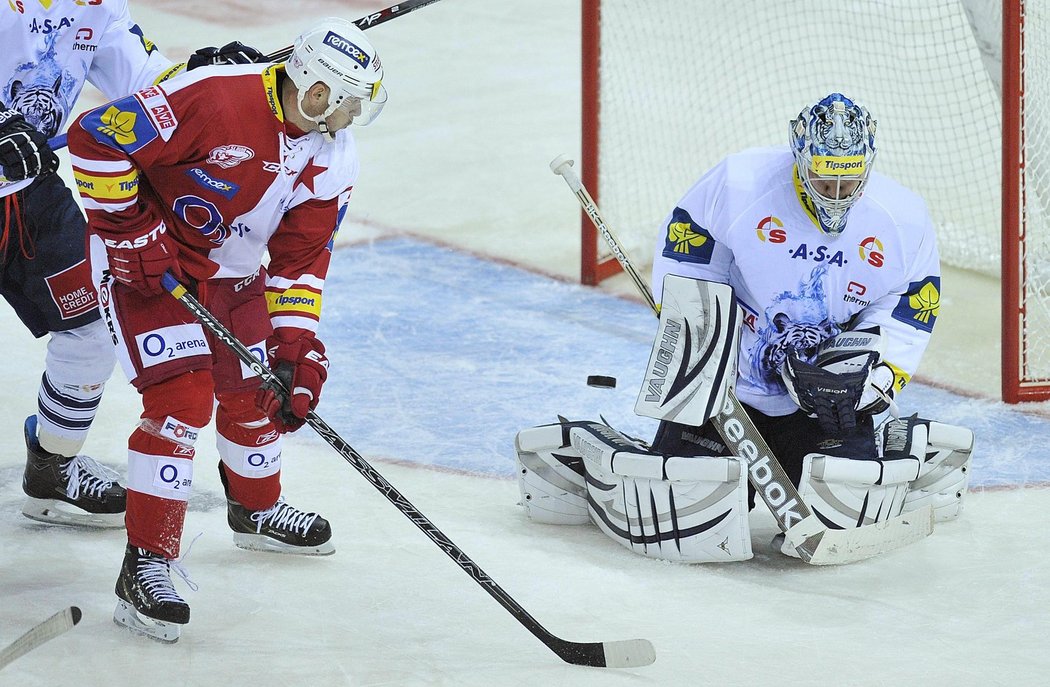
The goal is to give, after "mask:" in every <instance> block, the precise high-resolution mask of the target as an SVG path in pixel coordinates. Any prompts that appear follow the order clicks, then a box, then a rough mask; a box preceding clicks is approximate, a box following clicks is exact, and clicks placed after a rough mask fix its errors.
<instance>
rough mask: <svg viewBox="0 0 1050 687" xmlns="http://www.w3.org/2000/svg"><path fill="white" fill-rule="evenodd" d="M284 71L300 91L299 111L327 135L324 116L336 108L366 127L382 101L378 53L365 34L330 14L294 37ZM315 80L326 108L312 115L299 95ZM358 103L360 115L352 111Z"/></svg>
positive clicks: (381, 73)
mask: <svg viewBox="0 0 1050 687" xmlns="http://www.w3.org/2000/svg"><path fill="white" fill-rule="evenodd" d="M285 71H286V73H287V74H288V76H289V78H291V80H292V83H294V84H295V86H296V88H297V89H298V90H299V98H298V100H297V103H296V104H297V105H298V107H299V114H301V115H302V116H303V117H305V118H306V119H308V120H309V121H312V122H317V123H318V124H319V125H320V129H321V132H322V133H325V134H328V131H327V126H326V124H325V121H324V120H326V119H327V118H328V117H330V116H332V114H333V113H334V112H335V111H336V110H337V109H339V108H343V109H344V111H346V112H347V113H348V114H350V115H351V116H352V117H353V120H352V122H351V123H352V124H357V125H358V126H367V125H369V124H371V123H372V122H373V121H374V120H375V118H376V117H378V116H379V113H380V112H381V111H382V110H383V106H384V105H385V104H386V100H387V92H386V88H384V87H383V64H382V62H381V61H380V60H379V55H378V54H377V53H376V50H375V48H374V47H372V43H371V42H370V41H369V40H368V39H367V38H366V37H365V34H364V32H363V31H362V30H361V29H359V28H357V26H355V25H354V23H353V22H350V21H347V20H346V19H341V18H339V17H328V18H327V19H324V20H322V21H321V22H320V23H318V24H316V25H314V26H313V27H311V28H310V29H308V30H306V31H305V32H303V34H302V35H300V36H299V37H298V38H297V39H296V40H295V45H294V46H293V47H292V54H291V55H290V56H289V57H288V61H287V62H286V63H285ZM318 81H320V82H321V83H323V84H324V85H326V86H328V88H329V90H330V95H329V98H328V109H327V110H325V111H324V113H322V114H321V115H320V116H317V117H311V116H309V115H307V114H306V113H305V112H303V98H304V97H305V94H306V91H307V90H309V89H310V87H311V86H313V85H314V84H315V83H317V82H318ZM358 103H360V109H361V111H360V113H356V105H357V104H358ZM329 136H330V134H329Z"/></svg>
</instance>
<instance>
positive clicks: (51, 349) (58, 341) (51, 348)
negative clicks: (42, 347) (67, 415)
mask: <svg viewBox="0 0 1050 687" xmlns="http://www.w3.org/2000/svg"><path fill="white" fill-rule="evenodd" d="M116 364H117V356H116V348H115V347H114V346H113V339H112V338H111V337H110V334H109V330H108V329H106V325H105V323H104V322H103V321H102V320H101V319H99V320H95V321H94V322H91V323H89V324H86V325H84V326H82V327H77V328H76V329H69V330H66V331H62V332H51V338H50V339H49V340H48V342H47V359H46V366H47V370H48V374H49V375H50V376H51V377H52V379H54V380H55V381H56V382H60V383H61V382H73V383H75V384H77V385H78V386H79V385H83V384H102V383H104V382H105V381H106V380H108V379H109V377H110V375H111V374H113V368H114V367H115V366H116Z"/></svg>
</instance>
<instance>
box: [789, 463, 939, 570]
mask: <svg viewBox="0 0 1050 687" xmlns="http://www.w3.org/2000/svg"><path fill="white" fill-rule="evenodd" d="M919 465H920V460H919V458H918V457H917V456H911V455H906V456H902V457H899V458H892V459H884V460H866V459H853V458H842V457H838V456H828V455H824V454H821V453H811V454H809V455H807V456H806V457H805V458H804V459H803V462H802V478H801V480H800V481H799V487H798V493H799V496H801V497H802V500H803V502H805V503H806V504H808V505H809V509H810V510H811V511H812V512H813V514H814V515H815V516H817V518H818V519H819V520H820V522H822V523H823V524H824V525H825V526H827V527H828V528H830V529H851V528H855V527H861V526H864V525H872V524H875V523H878V522H885V521H887V520H889V519H890V518H894V517H896V516H898V515H900V514H901V512H902V509H903V507H904V499H905V497H906V495H907V493H908V483H909V482H910V481H912V480H914V479H915V478H916V476H917V475H918V474H919ZM780 538H781V535H778V537H777V538H776V539H774V543H776V542H777V541H779V540H780ZM780 550H781V552H782V553H784V554H786V555H788V556H792V557H793V558H798V557H799V556H798V551H796V550H795V548H794V547H792V546H790V545H789V544H788V543H787V542H786V541H785V542H783V543H782V544H781V546H780Z"/></svg>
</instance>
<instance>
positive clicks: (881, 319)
mask: <svg viewBox="0 0 1050 687" xmlns="http://www.w3.org/2000/svg"><path fill="white" fill-rule="evenodd" d="M873 181H874V182H875V183H876V184H877V185H879V186H883V185H884V186H886V187H894V186H896V184H893V183H892V182H889V181H888V180H886V179H884V178H883V179H875V180H873ZM880 181H881V182H882V183H881V184H879V182H880ZM876 190H877V191H878V192H879V193H878V194H877V195H885V196H887V197H890V198H893V199H894V201H895V202H894V204H893V206H892V209H890V210H889V212H890V213H891V214H893V215H896V216H897V217H898V218H899V219H898V221H899V222H900V225H901V226H902V227H903V229H904V231H903V232H902V234H903V236H902V242H903V244H904V246H905V250H904V252H903V253H904V254H903V256H902V258H903V260H904V261H905V264H906V269H905V271H904V278H903V279H902V280H901V281H900V282H898V283H897V284H894V285H892V286H891V287H890V289H889V291H888V292H887V293H885V294H884V295H882V296H880V297H879V298H878V299H876V300H873V301H872V302H871V304H870V305H868V306H867V307H865V308H864V309H862V310H861V311H860V312H859V313H857V315H856V316H855V319H854V320H853V322H852V323H851V326H852V328H857V327H862V326H865V325H878V326H879V327H880V328H881V330H882V337H883V341H884V342H885V346H886V349H885V351H884V353H883V361H884V362H886V363H887V364H888V365H889V366H890V367H891V368H892V369H893V373H894V390H895V392H897V393H899V392H900V391H901V390H902V389H903V388H904V386H905V385H906V384H907V383H908V381H910V379H911V377H912V375H914V374H915V371H916V370H917V369H918V367H919V363H920V361H921V360H922V356H923V353H925V351H926V346H927V344H929V342H930V335H931V333H932V332H933V326H934V324H935V323H936V321H937V315H938V314H939V312H940V300H941V271H940V257H939V255H938V252H937V239H936V235H935V233H934V228H933V221H932V220H931V218H930V214H929V212H928V211H927V209H926V205H925V203H923V202H922V200H921V199H920V198H919V197H918V196H916V195H914V194H911V193H910V192H907V191H905V190H903V189H902V188H901V187H896V189H895V191H896V192H893V191H887V192H885V193H884V192H882V191H881V190H880V189H879V188H876Z"/></svg>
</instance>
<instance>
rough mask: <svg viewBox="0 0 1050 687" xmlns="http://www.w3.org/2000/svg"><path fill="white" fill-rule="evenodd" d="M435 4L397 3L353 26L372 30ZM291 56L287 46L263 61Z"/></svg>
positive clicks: (430, 1)
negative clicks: (374, 27)
mask: <svg viewBox="0 0 1050 687" xmlns="http://www.w3.org/2000/svg"><path fill="white" fill-rule="evenodd" d="M435 2H438V0H407V2H399V3H397V4H396V5H391V6H390V7H387V8H386V9H382V10H379V11H378V12H373V13H372V14H370V15H368V16H367V17H361V18H360V19H358V20H357V21H355V22H354V24H356V25H357V28H359V29H361V30H362V31H364V30H366V29H370V28H372V27H373V26H379V25H380V24H385V23H386V22H388V21H390V20H391V19H396V18H398V17H400V16H403V15H405V14H408V13H409V12H415V11H416V10H418V9H422V8H424V7H426V6H427V5H433V4H434V3H435ZM291 54H292V46H290V45H289V46H288V47H287V48H281V49H280V50H277V51H274V52H272V53H270V54H269V55H267V56H266V58H265V61H266V62H284V61H285V60H286V59H288V56H289V55H291Z"/></svg>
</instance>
